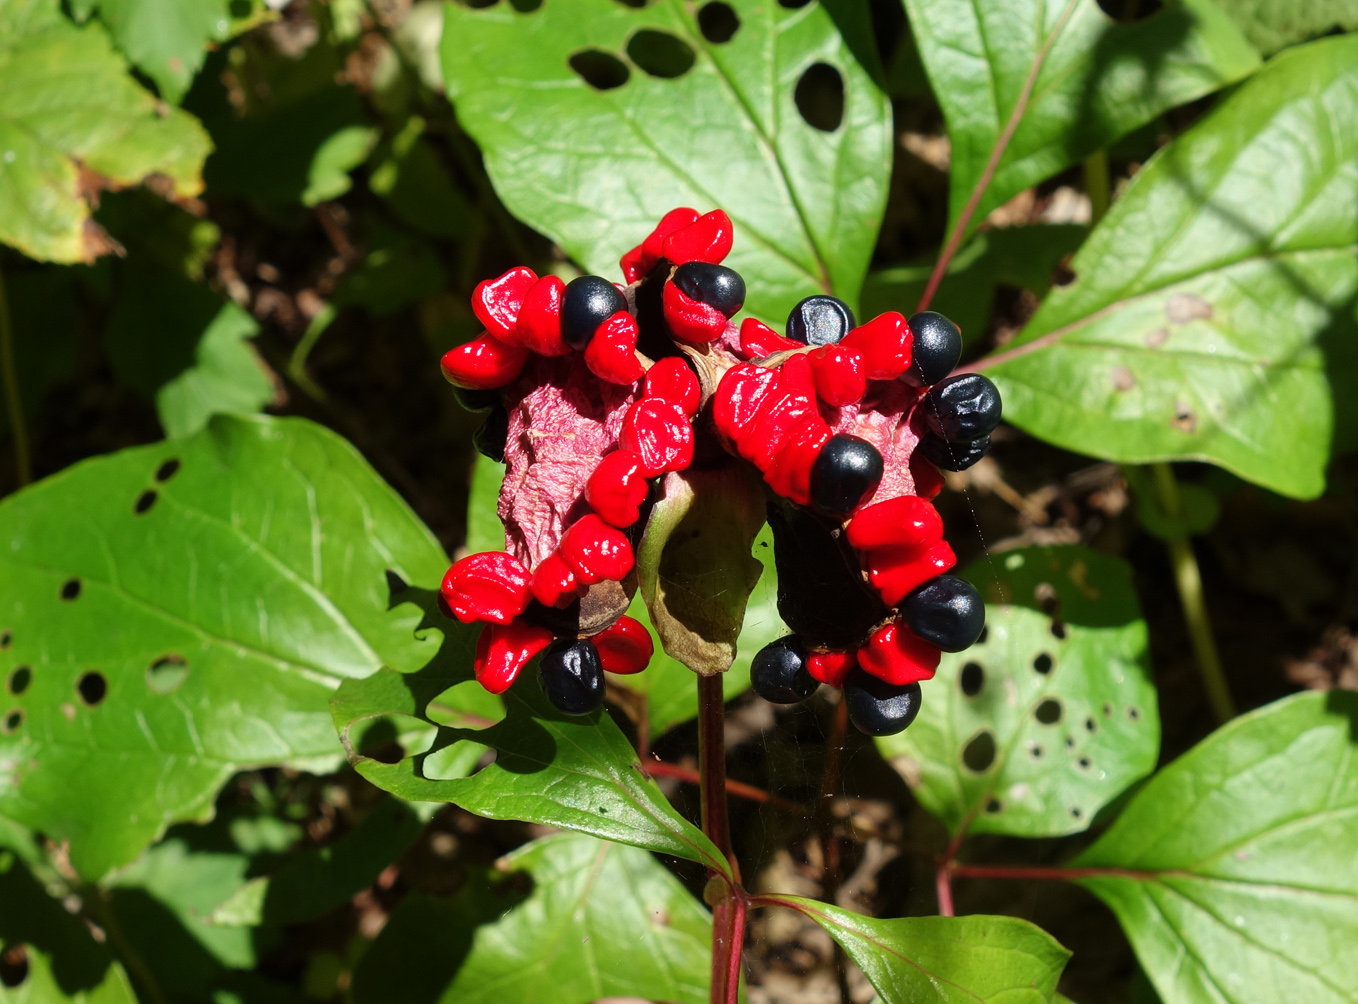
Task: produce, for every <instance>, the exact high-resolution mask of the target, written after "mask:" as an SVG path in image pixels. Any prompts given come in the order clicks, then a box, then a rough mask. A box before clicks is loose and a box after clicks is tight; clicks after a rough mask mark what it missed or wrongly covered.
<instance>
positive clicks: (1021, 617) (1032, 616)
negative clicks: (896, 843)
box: [877, 547, 1160, 837]
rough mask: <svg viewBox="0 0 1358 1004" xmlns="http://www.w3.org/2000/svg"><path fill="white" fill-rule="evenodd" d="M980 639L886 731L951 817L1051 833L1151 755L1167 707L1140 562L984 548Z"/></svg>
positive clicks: (970, 574)
mask: <svg viewBox="0 0 1358 1004" xmlns="http://www.w3.org/2000/svg"><path fill="white" fill-rule="evenodd" d="M965 575H966V577H967V578H969V579H970V580H971V581H973V582H974V583H975V584H976V586H977V587H978V588H979V589H980V590H981V592H982V594H983V595H985V597H986V602H987V609H986V633H985V636H984V640H983V641H982V642H980V643H978V644H977V645H974V646H973V647H972V648H970V649H968V650H967V651H965V652H960V653H958V654H956V655H945V656H944V657H943V663H942V665H941V666H940V667H939V671H938V676H937V677H935V678H934V680H932V681H931V682H929V683H926V684H925V685H924V706H923V708H922V709H921V711H920V716H919V718H918V720H916V722H915V723H914V724H913V725H912V726H911V727H910V728H909V729H908V730H906V731H905V732H902V733H901V734H900V735H897V736H890V737H888V738H885V739H879V740H877V742H878V746H879V748H880V749H881V750H882V752H883V754H884V755H886V756H887V757H889V758H891V759H892V761H893V763H894V764H895V766H896V768H897V769H898V770H900V771H901V773H902V774H903V775H904V776H905V778H906V780H907V781H908V782H909V783H910V785H911V787H912V788H913V789H914V792H915V797H916V798H918V799H919V800H920V803H921V804H922V805H923V806H924V807H925V808H926V809H928V810H929V811H930V812H932V813H933V814H934V815H936V816H938V817H939V818H940V819H941V820H942V821H943V822H944V824H945V825H946V826H947V827H948V828H949V829H950V830H953V831H956V830H958V829H959V828H963V827H965V828H968V829H970V831H971V832H974V833H1007V834H1015V835H1020V836H1026V837H1050V836H1058V835H1060V834H1063V833H1075V832H1078V831H1080V830H1083V829H1085V828H1086V827H1087V826H1089V824H1090V821H1091V820H1092V819H1093V818H1094V814H1095V813H1096V812H1098V810H1099V809H1101V808H1102V807H1103V806H1104V805H1106V804H1108V802H1110V801H1112V800H1113V799H1114V798H1116V797H1117V796H1118V795H1119V794H1120V793H1121V792H1122V791H1123V790H1124V789H1125V788H1126V787H1127V786H1128V785H1130V784H1132V783H1133V782H1134V781H1137V780H1138V779H1140V778H1142V777H1145V776H1146V775H1147V774H1149V773H1150V772H1151V771H1152V770H1153V769H1154V768H1155V759H1156V755H1157V753H1158V751H1159V746H1160V718H1159V714H1158V710H1157V707H1156V698H1155V686H1154V684H1153V683H1152V682H1151V675H1150V669H1149V667H1148V665H1147V660H1146V623H1145V621H1143V620H1142V619H1141V611H1140V608H1139V607H1138V605H1137V601H1136V593H1135V592H1134V591H1133V589H1132V577H1131V569H1130V568H1129V567H1128V566H1127V565H1126V563H1124V562H1122V561H1120V560H1119V559H1117V558H1111V557H1108V556H1107V555H1103V554H1099V553H1098V552H1096V551H1091V550H1089V549H1087V548H1083V547H1043V548H1031V549H1028V550H1023V551H1014V552H1011V553H1009V554H1005V555H996V556H995V557H993V558H984V559H982V560H981V561H979V562H977V563H976V564H974V565H972V566H971V567H970V568H968V569H967V571H966V573H965Z"/></svg>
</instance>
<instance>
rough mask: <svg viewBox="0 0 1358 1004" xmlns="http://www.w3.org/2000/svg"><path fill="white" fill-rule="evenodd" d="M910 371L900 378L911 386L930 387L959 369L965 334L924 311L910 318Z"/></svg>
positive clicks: (941, 317) (939, 317)
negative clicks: (912, 338)
mask: <svg viewBox="0 0 1358 1004" xmlns="http://www.w3.org/2000/svg"><path fill="white" fill-rule="evenodd" d="M909 324H910V333H911V334H912V335H913V336H914V342H913V343H912V345H911V347H910V368H909V369H908V370H906V371H905V374H904V376H902V377H901V379H902V380H904V381H905V382H906V383H908V384H913V385H914V386H916V387H927V386H929V385H930V384H935V383H938V381H940V380H942V379H943V378H944V377H945V376H947V375H948V374H949V373H951V372H952V371H953V370H954V369H956V368H957V360H959V359H961V358H962V332H961V331H959V330H958V328H957V325H956V324H953V322H952V321H950V320H948V319H947V318H946V317H944V316H943V315H942V314H939V313H935V312H934V311H932V310H922V311H920V312H919V313H918V314H913V315H911V317H910V321H909Z"/></svg>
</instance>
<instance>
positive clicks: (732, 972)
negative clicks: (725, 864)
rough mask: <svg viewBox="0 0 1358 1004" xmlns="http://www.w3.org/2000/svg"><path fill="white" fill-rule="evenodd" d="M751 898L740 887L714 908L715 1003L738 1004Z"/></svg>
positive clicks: (713, 960) (735, 887)
mask: <svg viewBox="0 0 1358 1004" xmlns="http://www.w3.org/2000/svg"><path fill="white" fill-rule="evenodd" d="M748 906H749V899H748V897H747V896H746V895H745V890H744V889H741V888H740V887H739V886H734V887H732V888H731V889H730V895H729V896H728V897H727V898H726V899H724V900H722V901H721V902H720V903H718V904H717V905H716V906H715V907H713V908H712V995H711V998H710V999H711V1001H712V1004H738V1002H739V1000H740V962H741V953H742V951H743V950H744V947H745V918H746V912H747V910H748Z"/></svg>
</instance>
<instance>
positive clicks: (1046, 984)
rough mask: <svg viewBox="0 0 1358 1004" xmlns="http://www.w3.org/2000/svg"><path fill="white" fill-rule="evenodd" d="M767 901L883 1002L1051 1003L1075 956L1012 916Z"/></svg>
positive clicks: (796, 900)
mask: <svg viewBox="0 0 1358 1004" xmlns="http://www.w3.org/2000/svg"><path fill="white" fill-rule="evenodd" d="M760 898H761V899H762V900H764V901H766V902H768V903H770V904H774V905H784V906H788V907H791V908H792V909H794V910H797V911H799V912H801V913H804V914H806V916H808V917H810V918H811V919H812V920H814V921H816V922H817V923H818V924H820V925H821V926H822V927H824V928H825V930H826V931H828V932H829V934H830V937H832V938H834V939H835V941H837V942H839V944H840V947H841V948H843V949H844V951H845V953H846V954H847V955H848V956H849V958H851V959H853V961H854V962H856V963H858V966H859V968H860V969H862V970H863V973H864V975H865V976H867V978H868V981H869V982H870V983H872V985H873V988H874V989H875V990H876V991H877V993H878V994H880V995H881V999H882V1004H975V1002H977V1001H990V1002H994V1004H1051V1002H1053V1001H1056V1000H1058V999H1059V995H1057V993H1056V981H1057V980H1058V979H1059V978H1060V976H1061V970H1062V969H1064V968H1065V965H1066V960H1067V959H1069V958H1070V952H1068V951H1066V950H1065V949H1064V948H1062V947H1061V946H1060V944H1058V943H1057V941H1056V939H1055V938H1053V937H1052V936H1051V935H1049V934H1047V932H1046V931H1043V930H1042V929H1041V928H1040V927H1035V926H1034V925H1032V924H1030V923H1028V922H1027V921H1026V920H1017V919H1015V918H1013V917H984V916H974V917H901V918H898V919H894V920H878V919H876V918H873V917H864V916H862V915H861V914H857V913H851V912H849V911H848V910H841V909H839V908H838V907H835V906H830V905H829V904H828V903H821V902H818V901H816V900H811V899H802V898H800V897H797V896H765V897H760Z"/></svg>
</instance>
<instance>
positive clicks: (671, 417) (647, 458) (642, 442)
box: [618, 397, 693, 478]
mask: <svg viewBox="0 0 1358 1004" xmlns="http://www.w3.org/2000/svg"><path fill="white" fill-rule="evenodd" d="M618 442H619V444H620V445H621V446H622V448H623V449H624V450H630V451H631V452H632V453H634V454H636V456H637V458H638V459H639V460H640V461H641V470H642V473H644V474H645V475H646V476H647V477H648V478H653V477H656V476H657V475H659V474H664V473H665V472H666V471H682V470H684V469H685V468H686V467H688V465H689V464H691V463H693V426H692V425H690V424H689V420H688V416H687V415H685V414H684V413H683V412H682V411H680V410H679V409H678V407H676V406H675V405H672V404H670V403H669V402H668V401H665V400H662V399H661V398H658V397H644V398H642V399H641V400H640V401H638V402H637V403H636V404H634V405H632V407H631V409H630V410H629V411H628V412H627V415H626V417H624V418H623V420H622V431H621V432H620V433H619V434H618Z"/></svg>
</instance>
